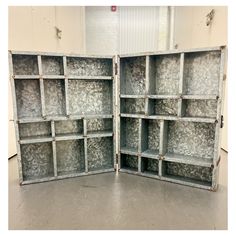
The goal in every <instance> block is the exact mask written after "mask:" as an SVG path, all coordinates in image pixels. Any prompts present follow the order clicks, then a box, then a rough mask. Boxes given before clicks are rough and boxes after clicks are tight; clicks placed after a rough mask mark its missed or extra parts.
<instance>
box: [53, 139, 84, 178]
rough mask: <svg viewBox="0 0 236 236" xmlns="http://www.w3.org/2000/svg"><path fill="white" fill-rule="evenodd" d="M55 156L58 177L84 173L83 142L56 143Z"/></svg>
mask: <svg viewBox="0 0 236 236" xmlns="http://www.w3.org/2000/svg"><path fill="white" fill-rule="evenodd" d="M56 154H57V174H58V175H66V174H75V173H80V172H85V157H84V141H83V140H67V141H57V142H56Z"/></svg>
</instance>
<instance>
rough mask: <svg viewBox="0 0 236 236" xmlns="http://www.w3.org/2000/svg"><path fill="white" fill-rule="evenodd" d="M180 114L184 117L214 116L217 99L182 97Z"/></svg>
mask: <svg viewBox="0 0 236 236" xmlns="http://www.w3.org/2000/svg"><path fill="white" fill-rule="evenodd" d="M182 114H183V116H185V117H202V118H216V115H217V100H213V99H209V100H204V99H203V100H202V99H201V100H200V99H184V100H183V102H182Z"/></svg>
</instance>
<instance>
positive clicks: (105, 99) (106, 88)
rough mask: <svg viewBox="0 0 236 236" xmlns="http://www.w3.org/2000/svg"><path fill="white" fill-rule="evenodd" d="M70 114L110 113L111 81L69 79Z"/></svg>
mask: <svg viewBox="0 0 236 236" xmlns="http://www.w3.org/2000/svg"><path fill="white" fill-rule="evenodd" d="M68 90H69V110H70V114H72V115H104V114H112V109H113V107H112V101H113V98H112V96H113V94H112V81H96V80H89V81H87V80H69V88H68Z"/></svg>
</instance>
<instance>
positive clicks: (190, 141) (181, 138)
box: [164, 121, 216, 159]
mask: <svg viewBox="0 0 236 236" xmlns="http://www.w3.org/2000/svg"><path fill="white" fill-rule="evenodd" d="M165 122H167V124H166V127H167V129H166V132H167V133H166V134H165V137H166V139H167V140H165V141H164V142H165V143H166V144H167V145H166V152H167V154H177V155H182V156H183V158H188V157H192V158H196V159H201V158H207V159H212V158H213V156H214V145H215V126H216V125H215V123H199V122H183V121H165ZM172 156H173V157H174V155H172Z"/></svg>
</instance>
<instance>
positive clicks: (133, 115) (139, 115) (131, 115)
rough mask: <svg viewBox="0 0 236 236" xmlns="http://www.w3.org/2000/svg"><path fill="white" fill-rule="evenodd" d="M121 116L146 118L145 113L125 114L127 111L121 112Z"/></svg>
mask: <svg viewBox="0 0 236 236" xmlns="http://www.w3.org/2000/svg"><path fill="white" fill-rule="evenodd" d="M120 116H121V117H130V118H146V117H147V116H146V115H143V114H127V113H121V114H120Z"/></svg>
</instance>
